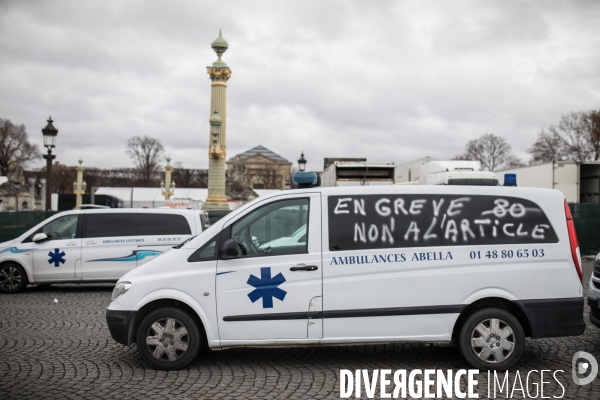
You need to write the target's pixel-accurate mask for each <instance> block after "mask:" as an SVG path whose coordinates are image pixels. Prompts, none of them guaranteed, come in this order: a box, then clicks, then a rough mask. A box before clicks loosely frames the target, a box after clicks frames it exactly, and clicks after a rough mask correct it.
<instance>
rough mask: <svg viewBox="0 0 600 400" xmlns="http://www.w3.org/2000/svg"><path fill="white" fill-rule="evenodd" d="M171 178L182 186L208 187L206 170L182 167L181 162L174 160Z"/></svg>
mask: <svg viewBox="0 0 600 400" xmlns="http://www.w3.org/2000/svg"><path fill="white" fill-rule="evenodd" d="M172 177H173V180H174V181H175V182H177V185H178V186H179V187H183V188H206V187H208V171H207V170H204V169H188V168H183V163H181V162H176V163H175V168H174V169H173V175H172Z"/></svg>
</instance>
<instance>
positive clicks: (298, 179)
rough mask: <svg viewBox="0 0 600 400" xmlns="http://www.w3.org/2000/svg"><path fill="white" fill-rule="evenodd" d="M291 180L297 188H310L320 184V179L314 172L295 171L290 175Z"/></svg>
mask: <svg viewBox="0 0 600 400" xmlns="http://www.w3.org/2000/svg"><path fill="white" fill-rule="evenodd" d="M292 182H294V185H295V186H296V187H297V188H298V189H306V188H312V187H315V186H320V185H321V180H320V179H319V177H318V176H317V174H316V173H314V172H308V171H307V172H296V173H295V174H294V175H293V176H292Z"/></svg>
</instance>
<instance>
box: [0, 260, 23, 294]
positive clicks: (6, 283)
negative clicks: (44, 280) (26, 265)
mask: <svg viewBox="0 0 600 400" xmlns="http://www.w3.org/2000/svg"><path fill="white" fill-rule="evenodd" d="M27 282H28V280H27V274H26V273H25V270H24V269H23V267H21V266H20V265H19V264H17V263H14V262H7V263H4V264H2V265H1V266H0V293H7V294H12V293H18V292H20V291H21V290H23V289H25V286H27Z"/></svg>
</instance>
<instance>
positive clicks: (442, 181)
mask: <svg viewBox="0 0 600 400" xmlns="http://www.w3.org/2000/svg"><path fill="white" fill-rule="evenodd" d="M408 183H417V184H419V185H479V186H497V185H498V178H497V176H496V174H495V173H493V172H491V171H484V170H483V169H482V168H481V163H480V162H479V161H464V160H452V161H440V160H435V159H433V158H431V157H424V158H421V159H418V160H415V161H411V162H409V163H406V164H402V165H399V166H398V167H396V184H408Z"/></svg>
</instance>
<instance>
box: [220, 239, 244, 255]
mask: <svg viewBox="0 0 600 400" xmlns="http://www.w3.org/2000/svg"><path fill="white" fill-rule="evenodd" d="M239 254H240V252H239V250H238V244H237V242H236V241H235V240H234V239H227V240H226V241H225V242H224V243H223V245H222V246H221V248H220V249H219V258H221V259H222V260H230V259H232V258H236V257H237V256H238V255H239Z"/></svg>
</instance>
